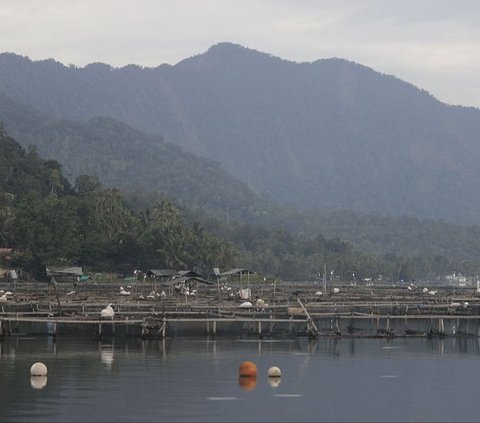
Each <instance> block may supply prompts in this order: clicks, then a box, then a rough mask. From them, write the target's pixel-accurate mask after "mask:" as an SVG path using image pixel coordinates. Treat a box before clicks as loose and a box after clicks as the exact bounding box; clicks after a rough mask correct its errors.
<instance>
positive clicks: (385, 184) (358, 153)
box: [0, 43, 480, 223]
mask: <svg viewBox="0 0 480 423" xmlns="http://www.w3.org/2000/svg"><path fill="white" fill-rule="evenodd" d="M0 92H4V93H6V94H7V95H8V96H10V97H12V98H14V99H15V100H17V101H22V102H24V103H27V104H30V105H32V106H33V107H35V108H38V109H40V110H42V111H43V112H46V113H49V114H52V115H55V116H57V117H59V118H63V119H89V118H92V117H95V116H109V117H111V118H114V119H117V120H121V121H124V122H126V123H127V124H128V125H131V126H132V127H134V128H136V129H138V130H142V131H147V132H149V133H157V134H159V133H161V134H163V136H164V137H165V139H166V140H168V141H169V142H173V143H174V144H176V145H179V146H181V147H182V148H183V149H185V150H187V151H190V152H193V153H195V154H197V155H201V156H204V157H207V158H213V159H215V160H216V161H218V162H220V163H221V164H222V166H223V168H224V169H226V170H228V172H230V173H232V174H233V175H234V176H236V177H237V178H240V179H241V180H242V181H244V182H245V183H247V184H248V185H249V186H250V187H252V188H253V189H254V190H255V192H257V193H258V194H261V195H264V196H267V197H269V198H271V199H273V200H276V201H278V202H283V203H289V204H294V205H295V206H297V207H301V208H309V207H322V208H326V207H328V208H347V209H352V210H361V211H367V212H371V211H374V212H376V213H390V214H394V215H397V216H401V215H412V216H418V217H433V218H442V219H446V220H449V221H452V222H457V223H479V222H480V215H479V214H478V213H477V210H478V209H479V208H480V190H478V189H477V186H478V184H479V183H480V169H479V166H478V162H479V159H480V157H479V156H480V145H479V144H478V139H479V135H480V110H478V109H475V108H464V107H459V106H450V105H447V104H444V103H441V102H439V101H438V100H436V99H435V98H434V97H433V96H431V95H430V94H428V93H427V92H425V91H424V90H421V89H418V88H416V87H415V86H413V85H411V84H408V83H406V82H404V81H401V80H399V79H397V78H395V77H393V76H389V75H383V74H380V73H378V72H375V71H374V70H372V69H370V68H367V67H365V66H362V65H360V64H357V63H353V62H349V61H347V60H342V59H324V60H317V61H315V62H312V63H295V62H290V61H285V60H282V59H280V58H277V57H273V56H271V55H268V54H265V53H261V52H258V51H255V50H251V49H247V48H244V47H241V46H238V45H233V44H229V43H222V44H218V45H215V46H213V47H211V48H210V49H209V50H208V51H207V52H206V53H204V54H200V55H197V56H194V57H191V58H188V59H186V60H183V61H181V62H180V63H178V64H176V65H175V66H170V65H161V66H159V67H156V68H142V67H139V66H135V65H129V66H126V67H123V68H118V69H117V68H112V67H110V66H108V65H105V64H101V63H95V64H91V65H88V66H85V67H84V68H76V67H74V66H70V67H66V66H64V65H62V64H61V63H58V62H56V61H54V60H45V61H39V62H32V61H31V60H30V59H28V58H26V57H20V56H16V55H13V54H2V55H0Z"/></svg>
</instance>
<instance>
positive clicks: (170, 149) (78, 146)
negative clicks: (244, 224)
mask: <svg viewBox="0 0 480 423" xmlns="http://www.w3.org/2000/svg"><path fill="white" fill-rule="evenodd" d="M0 122H2V123H4V125H5V128H6V129H7V130H8V133H9V134H11V135H12V136H13V137H14V138H16V139H17V140H18V141H19V142H20V143H21V144H22V145H23V146H24V147H26V146H35V147H36V149H37V150H38V152H39V154H40V155H41V156H43V157H46V158H49V159H54V160H56V161H58V162H59V163H61V164H62V165H63V169H64V171H65V174H66V175H67V176H69V177H70V179H71V180H73V179H75V178H76V177H77V176H79V175H82V174H83V175H95V176H97V177H98V178H99V179H100V180H101V181H102V183H103V184H104V185H107V186H112V187H116V188H120V189H122V190H123V191H125V192H128V193H135V194H136V196H137V198H141V194H144V195H150V196H153V197H155V195H157V198H158V195H165V194H166V195H167V196H168V197H170V198H172V199H174V200H175V202H176V203H177V204H179V205H188V206H189V207H191V208H196V207H199V208H202V209H205V210H209V211H210V212H214V213H215V215H217V216H218V215H228V216H230V217H231V216H237V217H241V216H242V215H243V214H248V215H252V214H255V213H256V212H257V211H261V210H262V207H264V206H265V202H264V201H262V200H261V199H260V198H258V196H256V195H255V194H254V193H253V192H252V191H251V190H250V189H249V188H248V186H247V185H246V184H245V183H242V182H240V181H238V180H236V179H235V178H233V177H232V176H231V175H230V174H228V172H226V171H225V170H224V169H222V168H221V166H220V165H219V164H218V163H217V162H215V161H213V160H209V159H205V158H200V157H196V156H194V155H193V154H191V153H186V152H184V151H182V150H181V149H180V148H179V147H176V146H174V145H173V144H169V143H166V142H165V141H164V140H163V139H162V138H161V137H160V136H158V135H148V134H146V133H143V132H140V131H137V130H134V129H132V128H131V127H129V126H128V125H126V124H124V123H122V122H118V121H116V120H114V119H112V118H107V117H94V118H90V119H88V120H85V121H73V120H65V119H58V118H54V117H52V116H50V115H48V114H46V113H45V112H39V111H38V110H35V109H34V108H32V107H31V106H28V105H24V104H22V103H19V102H16V101H14V100H12V99H11V98H9V97H7V96H5V95H4V94H0Z"/></svg>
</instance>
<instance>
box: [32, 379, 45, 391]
mask: <svg viewBox="0 0 480 423" xmlns="http://www.w3.org/2000/svg"><path fill="white" fill-rule="evenodd" d="M30 385H31V386H32V388H33V389H43V388H45V386H47V376H32V377H31V378H30Z"/></svg>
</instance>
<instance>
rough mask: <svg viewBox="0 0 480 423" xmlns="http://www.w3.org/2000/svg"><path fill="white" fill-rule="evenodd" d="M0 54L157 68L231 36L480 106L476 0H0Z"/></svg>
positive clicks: (289, 55) (262, 47) (257, 46)
mask: <svg viewBox="0 0 480 423" xmlns="http://www.w3.org/2000/svg"><path fill="white" fill-rule="evenodd" d="M0 22H1V25H0V52H6V51H9V52H14V53H17V54H21V55H25V56H28V57H30V58H31V59H33V60H39V59H46V58H54V59H56V60H58V61H60V62H62V63H64V64H70V63H73V64H75V65H77V66H84V65H85V64H88V63H91V62H104V63H108V64H110V65H112V66H123V65H126V64H129V63H135V64H139V65H143V66H158V65H160V64H162V63H170V64H175V63H177V62H178V61H180V60H182V59H184V58H187V57H190V56H193V55H195V54H199V53H203V52H204V51H206V50H207V49H208V48H209V47H210V46H211V45H213V44H216V43H218V42H222V41H230V42H234V43H238V44H241V45H243V46H246V47H249V48H253V49H256V50H260V51H263V52H266V53H270V54H273V55H275V56H279V57H281V58H284V59H289V60H294V61H314V60H316V59H321V58H329V57H342V58H346V59H349V60H353V61H355V62H358V63H361V64H363V65H366V66H370V67H372V68H373V69H375V70H377V71H380V72H383V73H388V74H392V75H395V76H397V77H399V78H401V79H403V80H405V81H408V82H411V83H413V84H415V85H416V86H418V87H420V88H423V89H425V90H427V91H429V92H430V93H432V94H433V95H434V96H435V97H437V98H438V99H440V100H442V101H444V102H447V103H451V104H462V105H466V106H475V107H480V0H0Z"/></svg>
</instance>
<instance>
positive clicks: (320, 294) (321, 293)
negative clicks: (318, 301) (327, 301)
mask: <svg viewBox="0 0 480 423" xmlns="http://www.w3.org/2000/svg"><path fill="white" fill-rule="evenodd" d="M315 295H318V296H319V297H321V296H322V295H323V292H322V291H317V292H315Z"/></svg>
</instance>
